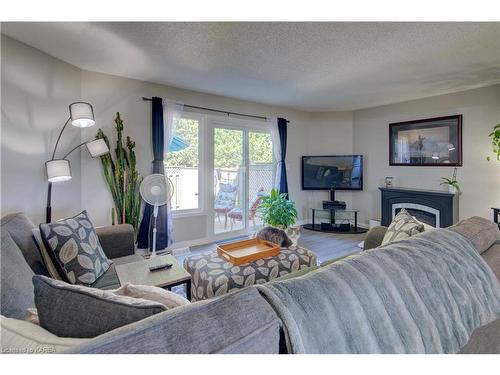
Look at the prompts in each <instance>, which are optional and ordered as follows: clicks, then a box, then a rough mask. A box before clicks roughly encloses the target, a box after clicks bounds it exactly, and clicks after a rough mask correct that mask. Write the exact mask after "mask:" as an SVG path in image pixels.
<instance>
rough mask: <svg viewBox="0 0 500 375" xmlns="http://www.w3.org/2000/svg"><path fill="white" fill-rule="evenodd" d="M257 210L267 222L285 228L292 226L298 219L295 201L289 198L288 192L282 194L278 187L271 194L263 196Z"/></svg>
mask: <svg viewBox="0 0 500 375" xmlns="http://www.w3.org/2000/svg"><path fill="white" fill-rule="evenodd" d="M257 211H258V212H259V214H260V215H261V217H262V220H263V221H264V223H265V224H267V225H270V226H272V227H275V228H279V229H283V230H286V229H288V228H289V227H291V226H292V225H293V224H295V221H296V220H297V209H296V208H295V203H294V202H293V201H291V200H288V199H287V194H280V193H279V191H278V190H277V189H272V190H271V194H269V195H267V196H264V197H263V198H262V203H261V204H260V205H259V207H258V208H257Z"/></svg>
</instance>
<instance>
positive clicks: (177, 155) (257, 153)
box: [165, 118, 273, 168]
mask: <svg viewBox="0 0 500 375" xmlns="http://www.w3.org/2000/svg"><path fill="white" fill-rule="evenodd" d="M175 134H176V135H178V136H180V137H181V138H182V139H184V140H185V141H186V142H188V143H189V146H188V147H186V148H185V149H183V150H179V151H175V152H169V153H168V154H167V160H166V161H165V165H166V166H167V167H177V166H180V167H191V168H197V167H198V166H199V155H198V154H199V151H198V148H199V137H198V134H199V122H198V120H194V119H189V118H183V119H181V120H179V122H178V123H177V124H176V127H175ZM248 141H249V155H250V164H270V163H272V162H273V149H272V141H271V135H270V134H268V133H259V132H249V133H248ZM214 152H215V158H214V166H215V168H237V167H238V166H240V165H241V164H242V163H243V160H242V157H243V156H242V155H243V132H242V131H241V130H234V129H223V128H216V129H215V133H214Z"/></svg>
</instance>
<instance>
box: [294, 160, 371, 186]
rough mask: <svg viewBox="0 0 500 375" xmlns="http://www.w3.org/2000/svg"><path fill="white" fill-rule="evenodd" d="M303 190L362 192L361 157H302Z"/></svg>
mask: <svg viewBox="0 0 500 375" xmlns="http://www.w3.org/2000/svg"><path fill="white" fill-rule="evenodd" d="M302 189H303V190H330V189H335V190H362V189H363V155H330V156H303V157H302Z"/></svg>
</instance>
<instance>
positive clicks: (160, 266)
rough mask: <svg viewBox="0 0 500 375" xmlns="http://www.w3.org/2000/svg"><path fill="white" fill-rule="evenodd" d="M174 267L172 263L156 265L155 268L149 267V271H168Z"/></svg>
mask: <svg viewBox="0 0 500 375" xmlns="http://www.w3.org/2000/svg"><path fill="white" fill-rule="evenodd" d="M171 267H172V263H167V264H156V265H154V266H149V271H150V272H154V271H161V270H166V269H169V268H171Z"/></svg>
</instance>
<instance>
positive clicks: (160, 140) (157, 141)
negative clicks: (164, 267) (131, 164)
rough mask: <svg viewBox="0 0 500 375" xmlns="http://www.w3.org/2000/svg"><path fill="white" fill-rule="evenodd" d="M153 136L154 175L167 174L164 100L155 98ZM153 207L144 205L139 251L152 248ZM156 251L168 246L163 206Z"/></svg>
mask: <svg viewBox="0 0 500 375" xmlns="http://www.w3.org/2000/svg"><path fill="white" fill-rule="evenodd" d="M151 106H152V107H151V125H152V129H151V134H152V140H153V158H154V160H153V173H161V174H165V168H164V166H163V155H164V154H165V152H164V151H165V145H164V141H165V137H164V134H163V100H162V98H157V97H153V99H152V101H151ZM152 213H153V206H151V205H149V204H147V203H144V212H143V215H142V221H141V225H140V226H139V234H138V235H137V247H138V248H139V249H147V248H151V246H152V243H150V242H152V241H150V239H151V235H152V231H153V225H152V224H153V223H152V222H151V221H152V220H153V216H152ZM156 228H157V232H156V249H157V250H162V249H164V248H166V247H167V245H168V230H167V206H161V207H159V209H158V218H157V221H156Z"/></svg>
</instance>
